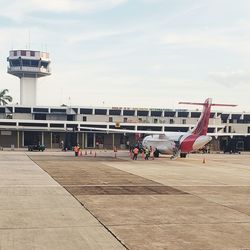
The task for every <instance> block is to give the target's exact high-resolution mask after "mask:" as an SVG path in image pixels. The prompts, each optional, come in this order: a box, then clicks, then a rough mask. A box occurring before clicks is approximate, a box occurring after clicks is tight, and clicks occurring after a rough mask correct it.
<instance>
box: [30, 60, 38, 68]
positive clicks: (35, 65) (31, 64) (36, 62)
mask: <svg viewBox="0 0 250 250" xmlns="http://www.w3.org/2000/svg"><path fill="white" fill-rule="evenodd" d="M30 66H31V67H38V61H36V60H31V63H30Z"/></svg>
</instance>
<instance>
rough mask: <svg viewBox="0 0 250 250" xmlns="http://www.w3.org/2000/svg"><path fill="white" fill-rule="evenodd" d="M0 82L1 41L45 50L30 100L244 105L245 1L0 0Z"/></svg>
mask: <svg viewBox="0 0 250 250" xmlns="http://www.w3.org/2000/svg"><path fill="white" fill-rule="evenodd" d="M0 6H1V8H0V89H5V88H7V89H9V91H10V95H12V96H13V99H14V100H13V103H18V102H19V92H20V89H19V87H20V86H19V79H18V78H16V77H14V76H12V75H9V74H7V60H6V58H7V57H8V53H9V50H11V49H17V50H19V49H31V50H41V51H48V52H49V53H50V58H51V70H52V75H51V76H48V77H43V78H39V79H38V95H37V105H40V106H47V105H53V106H59V105H61V104H66V105H71V106H108V107H147V108H181V107H183V106H180V105H178V102H179V101H196V102H201V101H203V100H205V99H206V98H207V97H210V98H213V101H214V102H215V103H230V104H231V103H232V104H238V107H237V108H236V110H241V111H250V101H249V96H250V94H249V93H250V15H249V13H250V1H249V0H237V1H235V0H53V1H40V0H23V1H20V0H11V1H10V0H0Z"/></svg>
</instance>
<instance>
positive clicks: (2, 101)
mask: <svg viewBox="0 0 250 250" xmlns="http://www.w3.org/2000/svg"><path fill="white" fill-rule="evenodd" d="M8 92H9V90H8V89H4V90H1V91H0V105H6V104H8V102H12V97H11V96H10V95H6V94H7V93H8Z"/></svg>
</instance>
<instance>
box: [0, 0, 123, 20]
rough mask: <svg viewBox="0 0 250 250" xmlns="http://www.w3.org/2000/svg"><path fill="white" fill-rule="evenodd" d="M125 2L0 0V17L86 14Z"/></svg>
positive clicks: (120, 0) (101, 0)
mask: <svg viewBox="0 0 250 250" xmlns="http://www.w3.org/2000/svg"><path fill="white" fill-rule="evenodd" d="M126 1H127V0H53V1H48V2H46V3H45V2H44V1H40V0H25V1H18V0H12V1H8V0H0V4H1V10H0V16H3V17H7V18H11V19H14V20H20V19H23V18H25V17H26V16H27V15H29V14H31V13H32V12H54V13H70V12H74V13H86V12H92V11H98V10H106V9H110V8H114V7H116V6H118V5H120V4H123V3H125V2H126Z"/></svg>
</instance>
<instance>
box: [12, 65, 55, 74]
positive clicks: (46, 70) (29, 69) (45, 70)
mask: <svg viewBox="0 0 250 250" xmlns="http://www.w3.org/2000/svg"><path fill="white" fill-rule="evenodd" d="M12 71H22V72H41V73H50V72H51V70H50V68H44V67H40V68H39V67H26V66H22V67H21V66H16V67H8V72H12Z"/></svg>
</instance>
